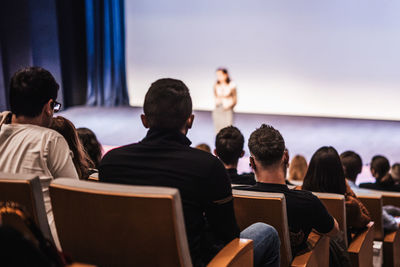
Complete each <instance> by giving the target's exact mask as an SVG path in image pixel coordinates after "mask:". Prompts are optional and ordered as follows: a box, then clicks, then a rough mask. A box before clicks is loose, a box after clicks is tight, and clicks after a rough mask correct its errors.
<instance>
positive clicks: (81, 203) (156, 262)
mask: <svg viewBox="0 0 400 267" xmlns="http://www.w3.org/2000/svg"><path fill="white" fill-rule="evenodd" d="M50 197H51V202H52V206H53V214H54V219H55V223H56V227H57V232H58V236H59V239H60V243H61V246H62V247H63V249H64V251H65V252H67V253H69V254H70V255H71V256H72V258H73V259H74V260H75V261H80V262H87V263H91V264H96V265H99V266H191V265H192V264H191V259H190V254H189V248H188V243H187V238H186V231H185V225H184V221H183V211H182V204H181V199H180V195H179V191H178V190H177V189H173V188H166V187H150V186H130V185H116V184H106V183H93V182H89V181H80V180H73V179H64V178H59V179H56V180H54V181H53V182H52V183H51V184H50Z"/></svg>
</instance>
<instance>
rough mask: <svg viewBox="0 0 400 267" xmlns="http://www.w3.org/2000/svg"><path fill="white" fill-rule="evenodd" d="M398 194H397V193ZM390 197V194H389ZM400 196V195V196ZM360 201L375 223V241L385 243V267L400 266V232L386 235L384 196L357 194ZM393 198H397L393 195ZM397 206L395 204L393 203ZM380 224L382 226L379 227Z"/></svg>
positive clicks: (372, 193) (374, 193)
mask: <svg viewBox="0 0 400 267" xmlns="http://www.w3.org/2000/svg"><path fill="white" fill-rule="evenodd" d="M395 194H396V193H395ZM388 195H389V196H390V193H389V194H388ZM399 195H400V194H399ZM357 197H358V199H360V200H361V201H362V202H363V204H364V205H365V207H366V208H367V209H368V211H369V212H370V214H371V217H372V219H373V220H374V222H375V229H376V230H375V240H379V241H383V261H384V266H386V267H392V266H397V267H399V266H400V258H399V256H398V255H400V230H397V231H393V232H391V233H387V234H384V230H383V221H382V202H383V201H382V200H383V197H382V194H381V192H376V191H370V192H366V191H360V192H357ZM391 197H393V198H394V197H395V195H392V196H391ZM393 204H395V203H393ZM378 222H379V223H380V224H381V225H380V226H378Z"/></svg>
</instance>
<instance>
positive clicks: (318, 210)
mask: <svg viewBox="0 0 400 267" xmlns="http://www.w3.org/2000/svg"><path fill="white" fill-rule="evenodd" d="M312 197H313V198H314V202H313V207H312V213H311V214H312V216H311V220H312V221H313V222H312V223H313V228H314V229H315V230H316V231H317V232H318V233H320V234H324V235H327V236H329V237H334V236H336V235H337V234H338V233H339V224H338V222H337V221H336V219H335V218H333V217H332V215H330V214H329V212H328V210H327V209H326V207H325V206H324V204H322V202H321V200H319V199H318V197H316V196H314V195H313V196H312Z"/></svg>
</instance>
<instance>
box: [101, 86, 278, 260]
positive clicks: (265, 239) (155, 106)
mask: <svg viewBox="0 0 400 267" xmlns="http://www.w3.org/2000/svg"><path fill="white" fill-rule="evenodd" d="M143 109H144V115H141V119H142V123H143V125H144V126H145V127H146V128H150V129H149V131H148V132H147V135H146V137H145V138H144V139H143V140H142V141H141V142H139V143H137V144H131V145H127V146H124V147H120V148H117V149H114V150H112V151H110V152H108V153H107V154H106V155H105V156H104V158H103V160H102V161H101V163H100V167H99V179H100V181H103V182H110V183H121V184H134V185H154V186H167V187H175V188H178V189H179V192H180V195H181V199H182V206H183V213H184V218H185V226H186V233H187V237H188V242H189V249H190V254H191V258H192V262H193V265H194V266H204V265H205V264H207V263H208V262H209V261H210V259H211V258H212V257H213V256H214V255H215V254H216V253H217V252H218V251H219V250H220V249H221V248H222V247H223V246H224V245H226V244H227V243H228V242H230V241H231V240H233V239H234V238H236V237H239V236H240V237H243V238H249V239H253V241H254V259H255V263H257V264H259V265H261V264H262V265H263V266H278V265H279V237H278V235H277V232H276V231H275V229H274V228H272V227H271V226H269V225H266V224H256V225H254V226H250V227H253V228H254V229H253V230H254V231H246V230H247V229H246V230H244V231H243V232H242V233H239V229H238V226H237V224H236V220H235V214H234V210H233V200H232V189H231V185H230V180H229V177H228V176H227V174H226V171H225V169H224V167H223V166H222V164H221V162H220V161H219V160H218V159H217V158H216V157H214V156H213V155H211V154H210V153H207V152H204V151H201V150H198V149H195V148H191V147H190V144H191V142H190V140H189V139H188V138H187V137H186V134H187V132H188V130H189V129H190V128H191V127H192V124H193V119H194V116H193V114H192V100H191V97H190V94H189V90H188V88H187V87H186V85H185V84H184V83H183V82H181V81H179V80H174V79H160V80H158V81H156V82H154V83H153V84H152V85H151V87H150V89H149V90H148V92H147V94H146V97H145V101H144V106H143ZM250 227H249V228H250ZM249 232H251V233H257V235H255V234H253V235H252V234H249ZM260 235H263V236H261V237H260Z"/></svg>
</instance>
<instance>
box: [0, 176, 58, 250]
mask: <svg viewBox="0 0 400 267" xmlns="http://www.w3.org/2000/svg"><path fill="white" fill-rule="evenodd" d="M0 201H13V202H16V203H18V204H19V205H21V206H23V207H24V208H25V210H26V211H27V212H28V213H29V215H30V216H31V217H32V218H33V220H34V222H35V223H36V225H37V226H38V227H39V229H40V230H41V231H42V233H43V235H44V237H46V238H47V239H49V240H50V241H51V242H54V239H53V237H52V235H51V231H50V226H49V222H48V220H47V213H46V209H45V206H44V200H43V192H42V186H41V183H40V179H39V177H38V176H36V175H24V174H9V173H0Z"/></svg>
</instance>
